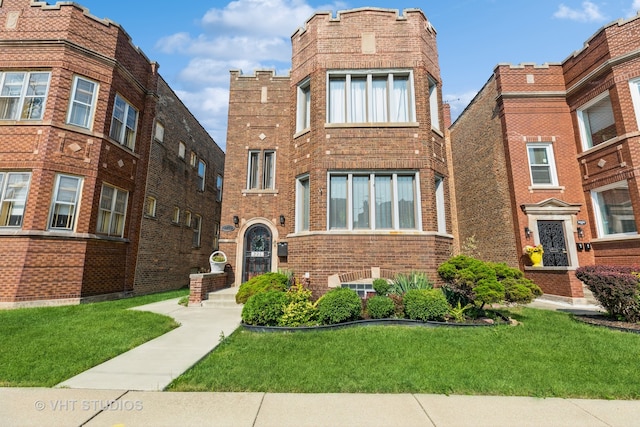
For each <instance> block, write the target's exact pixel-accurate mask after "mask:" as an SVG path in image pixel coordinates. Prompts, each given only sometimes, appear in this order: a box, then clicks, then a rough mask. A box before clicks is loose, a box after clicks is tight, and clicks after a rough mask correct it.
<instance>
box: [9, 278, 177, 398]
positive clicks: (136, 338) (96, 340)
mask: <svg viewBox="0 0 640 427" xmlns="http://www.w3.org/2000/svg"><path fill="white" fill-rule="evenodd" d="M187 292H188V290H178V291H170V292H163V293H159V294H152V295H145V296H141V297H135V298H128V299H122V300H117V301H108V302H101V303H95V304H82V305H74V306H64V307H43V308H23V309H16V310H0V343H1V344H0V386H2V387H36V386H40V387H51V386H54V385H56V384H58V383H60V382H62V381H64V380H66V379H68V378H70V377H72V376H74V375H76V374H79V373H80V372H82V371H85V370H87V369H89V368H91V367H93V366H95V365H98V364H100V363H102V362H104V361H106V360H108V359H111V358H113V357H114V356H117V355H118V354H121V353H124V352H125V351H128V350H130V349H132V348H134V347H136V346H138V345H140V344H142V343H144V342H146V341H149V340H150V339H152V338H155V337H157V336H159V335H162V334H164V333H166V332H168V331H170V330H171V329H173V328H175V327H177V326H178V325H177V323H176V322H175V321H174V320H173V319H171V318H170V317H167V316H162V315H159V314H155V313H149V312H142V311H135V310H127V309H128V308H131V307H135V306H139V305H144V304H149V303H152V302H156V301H161V300H164V299H169V298H178V297H181V296H183V295H185V294H186V293H187Z"/></svg>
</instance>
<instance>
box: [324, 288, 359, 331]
mask: <svg viewBox="0 0 640 427" xmlns="http://www.w3.org/2000/svg"><path fill="white" fill-rule="evenodd" d="M316 304H317V307H318V320H319V321H320V323H322V324H324V325H333V324H336V323H342V322H350V321H353V320H358V319H359V318H360V313H361V312H362V302H361V300H360V297H359V296H358V293H357V292H356V291H354V290H352V289H349V288H336V289H332V290H330V291H329V292H327V293H326V294H324V295H323V296H322V297H320V299H319V300H318V302H317V303H316Z"/></svg>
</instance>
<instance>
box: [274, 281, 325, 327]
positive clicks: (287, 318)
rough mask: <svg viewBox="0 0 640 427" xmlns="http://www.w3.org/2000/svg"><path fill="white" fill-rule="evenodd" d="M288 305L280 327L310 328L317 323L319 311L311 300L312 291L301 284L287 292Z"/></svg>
mask: <svg viewBox="0 0 640 427" xmlns="http://www.w3.org/2000/svg"><path fill="white" fill-rule="evenodd" d="M285 295H286V297H287V301H288V304H287V305H286V306H285V308H284V311H283V313H282V317H281V318H280V319H279V320H278V325H279V326H290V327H295V326H310V325H313V324H316V323H317V318H318V309H317V307H316V306H315V304H313V303H312V302H311V301H310V300H311V291H310V290H309V289H306V288H305V287H304V286H302V284H301V283H300V282H296V284H295V285H293V286H291V287H290V288H289V290H288V291H287V292H286V294H285Z"/></svg>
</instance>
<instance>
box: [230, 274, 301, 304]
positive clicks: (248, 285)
mask: <svg viewBox="0 0 640 427" xmlns="http://www.w3.org/2000/svg"><path fill="white" fill-rule="evenodd" d="M288 284H289V278H288V277H287V276H286V275H284V274H282V273H264V274H261V275H259V276H256V277H253V278H251V279H250V280H249V281H247V282H244V283H243V284H242V285H240V288H239V289H238V293H237V294H236V302H237V303H238V304H244V303H246V302H247V300H248V299H249V297H251V296H252V295H255V294H257V293H260V292H266V291H270V290H278V291H285V290H286V289H287V287H288Z"/></svg>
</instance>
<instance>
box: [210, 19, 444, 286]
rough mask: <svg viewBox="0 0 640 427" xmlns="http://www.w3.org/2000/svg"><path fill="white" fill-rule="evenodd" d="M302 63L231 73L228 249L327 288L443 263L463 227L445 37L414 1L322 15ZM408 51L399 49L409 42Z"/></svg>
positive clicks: (300, 48)
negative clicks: (455, 224) (455, 203)
mask: <svg viewBox="0 0 640 427" xmlns="http://www.w3.org/2000/svg"><path fill="white" fill-rule="evenodd" d="M291 41H292V70H291V72H290V75H288V76H277V75H275V74H274V72H272V71H256V72H254V73H252V74H248V75H244V74H242V73H241V72H240V71H232V72H231V84H230V101H229V122H228V123H229V124H228V136H227V153H226V154H227V156H226V164H225V169H226V170H225V177H226V178H225V191H224V201H223V209H222V212H223V215H222V222H223V226H222V233H221V239H220V248H221V250H223V251H224V252H225V253H226V254H227V256H228V258H229V264H230V265H231V270H232V271H231V277H232V281H233V283H234V284H235V285H236V286H237V285H239V284H240V283H242V282H244V281H246V280H247V279H249V278H250V277H252V276H254V275H256V274H259V273H261V272H264V271H276V270H277V269H288V270H291V271H293V272H294V273H295V274H296V276H297V277H303V276H307V277H309V278H310V283H311V287H312V289H313V290H314V292H315V293H316V294H317V295H318V294H321V293H324V292H326V291H327V290H328V289H329V288H331V287H338V286H349V287H352V288H356V289H357V290H359V291H360V293H365V292H367V288H368V289H370V284H371V282H372V279H373V278H375V277H392V276H393V275H394V274H395V273H397V272H407V271H412V270H421V271H426V272H428V273H429V275H430V277H431V278H432V279H436V273H435V269H436V268H437V266H438V265H439V264H440V263H442V262H443V261H445V260H446V259H447V258H448V257H449V256H450V255H451V253H452V249H453V235H452V234H451V233H452V223H451V212H450V203H449V198H450V195H449V189H448V185H449V184H448V179H449V172H448V162H447V154H446V149H445V129H446V126H445V124H446V122H445V120H446V118H445V114H446V111H445V110H444V109H443V106H442V102H441V99H442V96H441V87H442V83H441V79H440V69H439V64H438V53H437V47H436V31H435V29H434V28H433V27H432V25H431V23H430V22H429V21H428V20H427V18H426V17H425V15H424V13H423V12H422V11H420V10H417V9H407V10H404V11H403V12H402V13H400V12H399V11H397V10H387V9H377V8H361V9H354V10H346V11H341V12H338V13H337V15H336V16H335V17H334V16H332V15H331V14H330V13H316V14H315V15H313V16H312V17H311V18H310V19H309V20H308V21H307V22H306V23H305V25H304V27H303V28H300V29H299V30H298V31H296V32H295V33H294V34H293V36H292V38H291ZM399 46H402V49H399V48H398V47H399Z"/></svg>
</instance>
